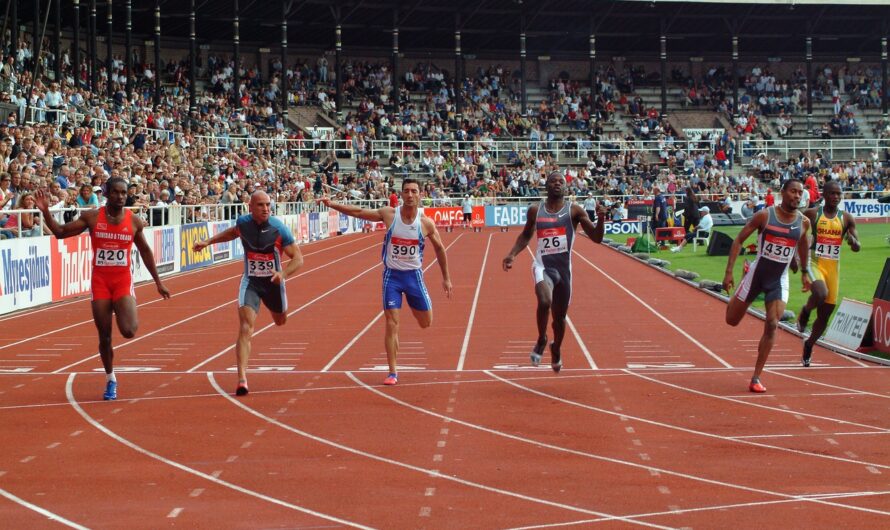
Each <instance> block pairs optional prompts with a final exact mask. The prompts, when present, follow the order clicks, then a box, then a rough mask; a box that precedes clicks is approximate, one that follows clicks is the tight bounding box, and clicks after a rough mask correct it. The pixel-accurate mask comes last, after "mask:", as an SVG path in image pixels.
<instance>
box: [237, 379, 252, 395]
mask: <svg viewBox="0 0 890 530" xmlns="http://www.w3.org/2000/svg"><path fill="white" fill-rule="evenodd" d="M248 392H250V390H248V389H247V382H246V381H239V382H238V388H236V389H235V395H236V396H246V395H247V393H248Z"/></svg>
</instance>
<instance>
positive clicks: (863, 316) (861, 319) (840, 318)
mask: <svg viewBox="0 0 890 530" xmlns="http://www.w3.org/2000/svg"><path fill="white" fill-rule="evenodd" d="M871 313H872V309H871V304H866V303H863V302H859V301H857V300H850V299H849V298H844V299H843V300H842V301H841V303H840V305H839V306H838V308H837V311H836V312H835V314H834V319H833V320H832V321H831V325H830V326H829V327H828V331H827V332H826V333H825V340H827V341H828V342H833V343H835V344H839V345H841V346H843V347H845V348H849V349H851V350H855V349H858V348H859V347H860V346H861V345H862V339H863V338H864V337H865V332H866V330H867V329H868V321H869V320H870V319H871Z"/></svg>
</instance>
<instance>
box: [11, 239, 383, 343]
mask: <svg viewBox="0 0 890 530" xmlns="http://www.w3.org/2000/svg"><path fill="white" fill-rule="evenodd" d="M362 239H367V238H364V237H363V238H360V239H355V240H352V241H347V242H345V243H340V244H339V245H335V246H333V247H328V248H326V249H322V250H319V251H317V252H311V253H309V254H304V255H303V256H304V257H308V256H312V255H315V254H320V253H322V252H325V251H327V250H330V249H332V248H336V247H338V246H342V245H346V244H349V243H353V242H355V241H360V240H362ZM379 245H380V243H375V244H374V245H371V246H370V247H365V248H363V249H361V250H359V251H358V252H354V253H353V254H349V255H348V256H345V257H344V258H339V259H336V260H333V261H330V262H328V263H327V265H330V264H331V263H336V262H338V261H340V260H342V259H345V258H347V257H351V256H354V255H355V254H358V253H359V252H364V251H365V250H368V249H369V248H373V247H376V246H379ZM232 264H237V262H229V263H224V264H222V265H221V267H226V266H229V265H232ZM327 265H325V266H327ZM214 267H215V266H214ZM320 268H322V267H316V269H320ZM316 269H312V270H316ZM207 270H208V268H207V267H205V268H202V269H197V270H194V271H189V272H183V273H178V274H176V275H174V276H169V277H167V278H165V279H174V278H182V277H185V276H191V275H192V274H197V273H200V272H204V271H207ZM308 272H311V271H306V272H304V273H302V274H298V275H297V276H295V277H299V276H302V275H303V274H306V273H308ZM242 275H243V274H237V275H235V276H228V277H226V278H223V279H221V280H218V281H215V282H211V283H206V284H203V285H199V286H197V287H193V288H191V289H186V290H185V291H177V292H176V293H174V294H173V295H172V296H171V298H177V297H180V296H183V295H185V294H188V293H191V292H193V291H198V290H200V289H204V288H206V287H212V286H214V285H217V284H220V283H225V282H227V281H229V280H232V279H234V278H240V277H241V276H242ZM145 285H150V286H154V283H144V284H141V285H137V286H136V288H137V289H138V288H139V287H142V286H145ZM161 300H163V299H162V298H156V299H154V300H149V301H148V302H144V303H142V304H138V305H137V306H136V307H144V306H147V305H151V304H155V303H157V302H160V301H161ZM82 301H87V302H89V298H85V299H82V300H75V301H72V302H71V303H76V302H82ZM58 305H59V304H58V303H56V304H51V305H50V306H49V307H47V308H43V309H37V310H34V311H27V312H26V313H23V315H32V314H35V313H39V312H41V311H45V310H46V309H49V308H55V307H58ZM18 316H21V315H16V317H18ZM16 317H11V318H16ZM4 320H8V319H0V322H3V321H4ZM84 324H93V321H92V320H83V321H81V322H76V323H74V324H70V325H68V326H64V327H61V328H56V329H53V330H50V331H47V332H45V333H41V334H39V335H33V336H31V337H28V338H26V339H22V340H18V341H15V342H10V343H9V344H4V345H2V346H0V350H5V349H6V348H10V347H12V346H17V345H19V344H23V343H25V342H28V341H31V340H34V339H39V338H41V337H46V336H47V335H52V334H54V333H58V332H60V331H65V330H68V329H71V328H74V327H77V326H82V325H84ZM59 345H60V346H80V344H59ZM116 347H119V346H116ZM92 358H93V357H90V359H92Z"/></svg>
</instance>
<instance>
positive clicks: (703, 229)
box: [671, 206, 714, 252]
mask: <svg viewBox="0 0 890 530" xmlns="http://www.w3.org/2000/svg"><path fill="white" fill-rule="evenodd" d="M698 213H699V215H700V216H701V218H700V219H699V221H698V226H696V227H695V230H692V231H689V232H687V233H686V235H685V236H684V238H683V241H680V244H679V245H677V246H676V247H674V248H672V249H671V252H680V251H681V250H683V247H685V246H686V244H687V243H689V242H691V241H692V240H693V239H694V238H696V237H711V230H712V229H713V228H714V218H713V217H711V209H710V208H708V207H707V206H702V207H701V208H699V209H698Z"/></svg>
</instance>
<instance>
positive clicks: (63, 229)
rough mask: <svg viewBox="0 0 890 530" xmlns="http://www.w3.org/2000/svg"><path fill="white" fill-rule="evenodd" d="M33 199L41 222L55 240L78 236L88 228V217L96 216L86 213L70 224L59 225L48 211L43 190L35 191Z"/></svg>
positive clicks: (46, 195)
mask: <svg viewBox="0 0 890 530" xmlns="http://www.w3.org/2000/svg"><path fill="white" fill-rule="evenodd" d="M34 199H35V201H36V203H37V209H38V210H40V213H41V214H43V215H42V217H43V222H44V223H45V224H46V227H47V228H49V231H50V232H52V234H53V235H54V236H56V238H57V239H65V238H66V237H71V236H76V235H77V234H80V233H81V232H83V231H84V230H86V229H87V228H89V227H90V225H89V222H88V219H89V217H90V216H91V215H96V213H95V211H86V212H83V213H82V214H81V215H80V217H78V218H77V219H75V220H73V221H71V222H70V223H66V224H64V225H60V224H59V223H58V221H56V219H55V217H53V215H52V213H50V211H49V194H47V193H46V191H44V190H37V192H36V193H35V194H34Z"/></svg>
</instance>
